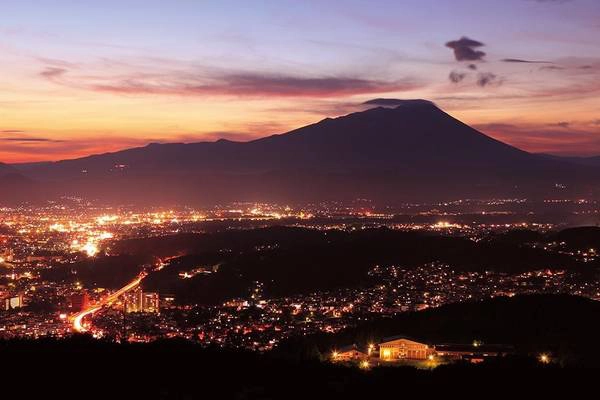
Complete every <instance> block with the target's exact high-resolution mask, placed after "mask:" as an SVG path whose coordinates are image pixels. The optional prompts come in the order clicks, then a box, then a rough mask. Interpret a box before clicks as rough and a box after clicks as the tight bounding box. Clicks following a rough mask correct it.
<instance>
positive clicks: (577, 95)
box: [0, 0, 600, 162]
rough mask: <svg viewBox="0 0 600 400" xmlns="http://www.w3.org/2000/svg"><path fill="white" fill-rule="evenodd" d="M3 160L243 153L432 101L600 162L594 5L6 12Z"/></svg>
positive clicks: (504, 136) (599, 22) (1, 26)
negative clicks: (391, 103)
mask: <svg viewBox="0 0 600 400" xmlns="http://www.w3.org/2000/svg"><path fill="white" fill-rule="evenodd" d="M1 3H2V4H1V5H0V51H1V54H2V58H1V61H2V62H1V64H0V161H2V162H27V161H39V160H57V159H64V158H73V157H77V156H82V155H87V154H91V153H98V152H105V151H112V150H117V149H122V148H126V147H132V146H140V145H145V144H147V143H149V142H173V141H177V142H192V141H204V140H215V139H217V138H221V137H225V138H228V139H232V140H249V139H252V138H256V137H261V136H266V135H269V134H273V133H282V132H285V131H287V130H290V129H292V128H295V127H298V126H301V125H305V124H307V123H311V122H315V121H317V120H320V119H323V118H325V117H331V116H337V115H342V114H346V113H349V112H353V111H358V110H361V109H364V106H361V105H360V104H361V103H363V102H364V101H366V100H370V99H373V98H377V97H388V98H425V99H430V100H433V101H434V102H436V103H437V104H438V105H439V106H440V107H441V108H443V109H444V110H446V111H447V112H449V113H450V114H452V115H453V116H455V117H457V118H459V119H461V120H463V121H464V122H466V123H468V124H471V125H473V126H475V127H476V128H478V129H480V130H482V131H483V132H485V133H487V134H489V135H491V136H494V137H496V138H498V139H500V140H503V141H506V142H508V143H510V144H513V145H515V146H518V147H520V148H523V149H525V150H528V151H534V152H549V153H554V154H571V155H575V154H576V155H600V1H599V0H570V1H569V0H555V1H553V0H537V1H536V0H495V1H492V0H490V1H481V0H477V1H476V0H452V1H446V0H436V1H433V0H396V1H392V0H388V1H372V0H371V1H367V0H365V1H350V0H349V1H339V0H338V1H326V0H318V1H316V0H315V1H312V0H303V1H283V0H278V1H225V0H221V1H199V0H173V1H164V0H162V1H159V0H138V1H134V0H103V1H98V0H93V1H92V0H69V1H68V0H38V1H35V0H29V1H21V0H3V1H2V2H1Z"/></svg>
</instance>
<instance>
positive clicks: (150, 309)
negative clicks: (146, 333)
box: [142, 292, 160, 313]
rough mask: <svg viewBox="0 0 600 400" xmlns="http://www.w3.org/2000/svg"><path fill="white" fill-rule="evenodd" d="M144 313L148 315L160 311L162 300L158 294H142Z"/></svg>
mask: <svg viewBox="0 0 600 400" xmlns="http://www.w3.org/2000/svg"><path fill="white" fill-rule="evenodd" d="M142 311H143V312H147V313H158V312H159V311H160V300H159V296H158V293H151V292H149V293H143V294H142Z"/></svg>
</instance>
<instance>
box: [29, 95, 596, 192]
mask: <svg viewBox="0 0 600 400" xmlns="http://www.w3.org/2000/svg"><path fill="white" fill-rule="evenodd" d="M373 103H374V104H386V105H392V106H393V107H391V108H390V107H376V108H372V109H368V110H366V111H363V112H356V113H352V114H348V115H345V116H342V117H338V118H326V119H324V120H322V121H320V122H317V123H315V124H311V125H308V126H305V127H302V128H299V129H296V130H293V131H291V132H288V133H284V134H280V135H273V136H269V137H265V138H261V139H257V140H253V141H250V142H232V141H226V140H219V141H216V142H200V143H189V144H183V143H173V144H151V145H148V146H146V147H140V148H133V149H128V150H123V151H119V152H115V153H107V154H100V155H94V156H89V157H84V158H80V159H75V160H66V161H59V162H55V163H46V164H38V165H33V166H30V167H28V166H22V167H21V169H22V171H23V172H24V173H26V174H27V175H28V176H30V177H32V178H34V179H37V180H38V181H39V182H49V181H52V182H54V183H56V184H57V188H60V189H59V190H62V191H65V192H68V193H70V194H81V195H88V196H89V195H91V196H95V197H102V198H104V197H110V198H111V199H115V197H116V198H117V199H121V200H125V199H126V200H131V201H138V200H143V199H142V198H140V196H141V194H140V190H142V188H143V191H144V192H145V193H146V194H148V191H151V192H152V193H154V196H156V198H155V200H160V199H165V198H166V199H169V200H170V201H179V200H181V201H182V202H186V201H188V200H190V199H194V200H196V199H197V200H199V201H207V202H213V201H226V200H285V201H294V200H309V199H310V200H320V199H336V198H337V199H342V198H355V197H369V198H378V199H380V200H382V201H395V200H400V199H412V198H414V199H417V198H436V196H439V193H442V192H443V193H444V197H451V198H456V197H457V196H458V197H473V196H490V195H503V194H504V195H509V194H515V190H516V191H527V189H528V186H529V185H531V186H534V185H535V187H536V188H537V189H536V190H538V189H541V188H543V189H544V190H553V188H554V185H555V183H557V182H561V183H563V182H565V181H567V180H568V181H569V182H571V181H577V180H578V179H573V177H574V176H575V177H583V176H585V177H586V178H587V177H589V176H590V174H591V171H590V170H589V169H587V168H586V167H584V166H580V165H575V164H572V163H569V162H562V161H560V160H551V159H548V158H547V157H540V156H538V155H534V154H530V153H527V152H525V151H522V150H519V149H517V148H515V147H512V146H509V145H507V144H505V143H502V142H499V141H497V140H495V139H492V138H490V137H488V136H486V135H484V134H483V133H481V132H479V131H477V130H475V129H473V128H471V127H469V126H468V125H466V124H464V123H462V122H460V121H458V120H457V119H455V118H453V117H452V116H450V115H448V114H447V113H445V112H444V111H442V110H440V109H439V108H438V107H436V106H435V105H434V104H433V103H432V102H429V101H426V100H395V99H376V100H373ZM592 175H593V174H592ZM442 186H443V187H444V188H445V190H444V191H441V190H440V189H441V187H442ZM145 197H147V196H144V198H145ZM148 200H151V199H148Z"/></svg>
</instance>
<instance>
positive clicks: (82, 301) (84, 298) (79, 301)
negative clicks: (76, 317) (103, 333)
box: [70, 293, 90, 311]
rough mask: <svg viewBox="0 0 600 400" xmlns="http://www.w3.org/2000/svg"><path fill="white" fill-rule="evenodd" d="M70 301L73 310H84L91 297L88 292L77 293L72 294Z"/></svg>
mask: <svg viewBox="0 0 600 400" xmlns="http://www.w3.org/2000/svg"><path fill="white" fill-rule="evenodd" d="M70 301H71V309H72V310H73V311H83V310H85V309H86V308H87V307H88V305H89V302H90V298H89V296H88V294H87V293H77V294H74V295H71V298H70Z"/></svg>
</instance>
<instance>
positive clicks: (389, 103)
mask: <svg viewBox="0 0 600 400" xmlns="http://www.w3.org/2000/svg"><path fill="white" fill-rule="evenodd" d="M362 104H363V105H368V106H382V107H397V106H404V105H414V104H427V105H433V102H431V101H429V100H423V99H385V98H378V99H372V100H368V101H365V102H364V103H362Z"/></svg>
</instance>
